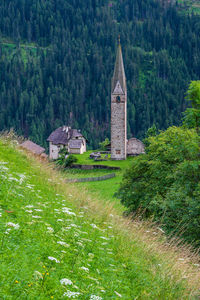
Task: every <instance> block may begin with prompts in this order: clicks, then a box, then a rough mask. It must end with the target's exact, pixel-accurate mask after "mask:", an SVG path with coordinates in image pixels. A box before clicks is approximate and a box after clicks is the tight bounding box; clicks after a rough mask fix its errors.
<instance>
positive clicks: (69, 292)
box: [63, 291, 80, 299]
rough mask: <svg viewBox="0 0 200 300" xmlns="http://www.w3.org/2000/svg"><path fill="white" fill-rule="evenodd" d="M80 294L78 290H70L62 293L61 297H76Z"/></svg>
mask: <svg viewBox="0 0 200 300" xmlns="http://www.w3.org/2000/svg"><path fill="white" fill-rule="evenodd" d="M79 295H80V293H78V292H71V291H67V292H66V293H64V294H63V297H68V298H73V299H74V298H76V297H78V296H79Z"/></svg>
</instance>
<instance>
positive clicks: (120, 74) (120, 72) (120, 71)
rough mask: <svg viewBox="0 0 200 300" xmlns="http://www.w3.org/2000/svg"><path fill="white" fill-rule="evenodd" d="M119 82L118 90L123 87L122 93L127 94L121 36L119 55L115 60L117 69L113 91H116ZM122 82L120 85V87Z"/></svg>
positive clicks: (113, 79)
mask: <svg viewBox="0 0 200 300" xmlns="http://www.w3.org/2000/svg"><path fill="white" fill-rule="evenodd" d="M117 83H118V88H117V90H118V91H119V89H120V88H121V90H122V93H124V94H125V91H126V76H125V72H124V63H123V57H122V49H121V44H120V36H119V38H118V49H117V57H116V62H115V70H114V74H113V78H112V84H111V86H112V87H111V89H112V93H114V90H115V88H116V86H117ZM119 84H120V87H119Z"/></svg>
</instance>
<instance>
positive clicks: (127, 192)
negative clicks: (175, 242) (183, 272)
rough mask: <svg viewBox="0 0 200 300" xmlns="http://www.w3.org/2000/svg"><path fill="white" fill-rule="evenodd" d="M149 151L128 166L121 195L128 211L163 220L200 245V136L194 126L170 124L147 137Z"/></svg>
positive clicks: (170, 229)
mask: <svg viewBox="0 0 200 300" xmlns="http://www.w3.org/2000/svg"><path fill="white" fill-rule="evenodd" d="M147 140H148V146H147V148H146V154H144V155H142V156H139V157H137V158H135V160H134V163H133V165H132V166H131V167H130V168H129V169H128V170H127V172H126V173H125V175H124V178H123V181H122V184H121V186H120V189H119V192H118V196H119V198H120V199H121V202H122V203H123V204H124V205H125V206H126V207H127V208H128V212H129V213H134V212H137V211H138V210H139V209H142V210H144V216H145V217H150V216H151V217H152V216H153V218H154V220H156V221H159V222H162V223H163V224H164V227H165V229H166V230H167V231H168V232H170V231H172V230H174V231H180V229H181V228H183V227H184V230H183V232H182V233H181V234H182V236H183V237H184V238H185V239H186V240H188V241H190V242H192V241H195V243H196V244H198V245H200V160H199V143H200V137H199V136H198V134H197V132H196V130H195V129H184V128H181V127H179V128H178V127H170V128H168V130H166V131H165V132H162V133H160V134H159V135H157V136H151V137H149V138H148V139H147Z"/></svg>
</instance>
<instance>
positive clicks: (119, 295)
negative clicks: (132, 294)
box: [114, 291, 122, 298]
mask: <svg viewBox="0 0 200 300" xmlns="http://www.w3.org/2000/svg"><path fill="white" fill-rule="evenodd" d="M114 293H115V294H116V295H117V296H118V297H120V298H121V297H122V295H121V294H119V293H118V292H116V291H114Z"/></svg>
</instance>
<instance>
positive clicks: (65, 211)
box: [62, 207, 76, 216]
mask: <svg viewBox="0 0 200 300" xmlns="http://www.w3.org/2000/svg"><path fill="white" fill-rule="evenodd" d="M70 210H71V209H70V208H67V207H63V208H62V212H64V213H66V214H68V215H72V216H76V214H75V213H74V212H72V211H70Z"/></svg>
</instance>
